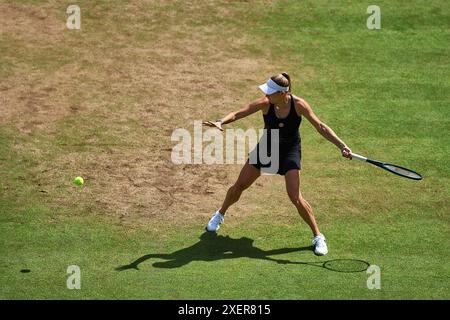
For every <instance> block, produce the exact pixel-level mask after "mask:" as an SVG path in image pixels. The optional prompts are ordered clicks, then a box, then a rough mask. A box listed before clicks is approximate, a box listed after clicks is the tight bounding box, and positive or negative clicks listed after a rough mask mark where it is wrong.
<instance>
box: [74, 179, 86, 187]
mask: <svg viewBox="0 0 450 320" xmlns="http://www.w3.org/2000/svg"><path fill="white" fill-rule="evenodd" d="M73 183H75V184H76V185H78V186H82V185H83V183H84V179H83V178H82V177H76V178H75V179H73Z"/></svg>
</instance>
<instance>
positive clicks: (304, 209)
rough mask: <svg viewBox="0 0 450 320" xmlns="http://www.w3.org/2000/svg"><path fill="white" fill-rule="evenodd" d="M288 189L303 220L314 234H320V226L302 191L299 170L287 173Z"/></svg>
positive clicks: (290, 197)
mask: <svg viewBox="0 0 450 320" xmlns="http://www.w3.org/2000/svg"><path fill="white" fill-rule="evenodd" d="M285 180H286V191H287V193H288V195H289V199H291V201H292V203H293V204H294V205H295V207H296V208H297V211H298V213H299V214H300V216H301V217H302V218H303V220H304V221H305V222H306V223H307V224H308V225H309V227H310V228H311V231H312V232H313V234H314V236H317V235H319V234H320V231H319V227H318V226H317V223H316V218H315V217H314V213H313V210H312V208H311V206H310V205H309V203H308V201H306V200H305V199H304V198H303V197H302V195H301V193H300V178H299V172H298V170H289V171H288V172H286V175H285Z"/></svg>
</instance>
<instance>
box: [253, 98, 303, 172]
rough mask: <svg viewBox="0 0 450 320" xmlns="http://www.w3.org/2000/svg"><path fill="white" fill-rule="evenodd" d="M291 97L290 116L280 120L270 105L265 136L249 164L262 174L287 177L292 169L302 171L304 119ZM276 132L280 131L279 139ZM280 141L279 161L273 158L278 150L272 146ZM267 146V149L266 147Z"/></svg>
mask: <svg viewBox="0 0 450 320" xmlns="http://www.w3.org/2000/svg"><path fill="white" fill-rule="evenodd" d="M290 96H291V103H290V110H289V114H288V115H287V117H285V118H278V117H277V116H276V114H275V106H274V105H273V104H270V106H269V111H268V112H267V114H265V115H263V117H264V129H265V130H264V134H263V136H262V137H261V139H260V140H259V142H258V144H257V145H256V147H255V148H254V149H253V150H252V151H251V152H250V154H249V160H248V161H249V163H250V164H251V165H253V166H254V167H256V168H258V169H260V170H261V171H262V172H266V173H271V174H275V173H277V174H280V175H285V174H286V172H288V171H289V170H291V169H297V170H300V169H301V164H300V159H301V138H300V133H299V127H300V123H301V121H302V117H300V116H298V115H297V112H296V111H295V102H294V97H292V95H290ZM274 130H278V137H279V138H278V139H276V134H275V132H274ZM272 137H273V138H272ZM276 141H278V146H279V148H278V155H279V157H278V161H276V160H275V158H273V157H272V155H275V152H276V150H277V148H276V147H274V148H272V145H273V143H272V142H274V143H276ZM266 145H267V147H266ZM270 157H272V159H270V160H269V158H270Z"/></svg>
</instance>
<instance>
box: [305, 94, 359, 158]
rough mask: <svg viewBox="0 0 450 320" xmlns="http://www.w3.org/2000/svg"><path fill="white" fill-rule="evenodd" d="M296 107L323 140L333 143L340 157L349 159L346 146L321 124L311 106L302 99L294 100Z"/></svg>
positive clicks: (348, 149) (328, 128)
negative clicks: (339, 151) (340, 153)
mask: <svg viewBox="0 0 450 320" xmlns="http://www.w3.org/2000/svg"><path fill="white" fill-rule="evenodd" d="M296 102H297V105H299V106H300V108H299V110H300V114H301V115H302V116H304V117H305V118H306V119H308V121H309V122H311V124H312V125H313V126H314V128H316V130H317V132H319V133H320V134H321V135H322V136H323V137H324V138H325V139H327V140H328V141H330V142H331V143H333V144H334V145H335V146H336V147H338V148H339V149H340V150H341V152H342V155H343V156H344V157H346V158H350V159H351V155H350V153H351V150H350V148H349V147H348V146H347V144H346V143H345V142H344V141H342V140H341V139H340V138H339V137H338V136H337V134H336V133H335V132H334V131H333V129H331V128H330V127H329V126H327V125H326V124H325V123H324V122H322V121H321V120H320V119H319V118H318V117H317V116H316V115H315V114H314V112H313V110H312V108H311V106H310V105H309V104H308V102H306V101H305V100H303V99H300V98H298V99H297V100H296Z"/></svg>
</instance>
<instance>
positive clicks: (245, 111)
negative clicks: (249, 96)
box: [204, 97, 267, 130]
mask: <svg viewBox="0 0 450 320" xmlns="http://www.w3.org/2000/svg"><path fill="white" fill-rule="evenodd" d="M266 104H267V98H266V97H264V98H261V99H258V100H255V101H253V102H251V103H249V104H248V105H246V106H244V107H243V108H241V109H240V110H238V111H234V112H230V113H229V114H227V115H226V116H225V117H223V118H222V119H220V120H217V121H214V122H213V121H206V122H204V124H205V125H207V126H214V127H218V128H219V129H220V130H223V129H222V124H228V123H231V122H233V121H236V120H239V119H242V118H245V117H247V116H249V115H251V114H253V113H255V112H257V111H259V110H261V108H262V107H263V106H265V105H266Z"/></svg>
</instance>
